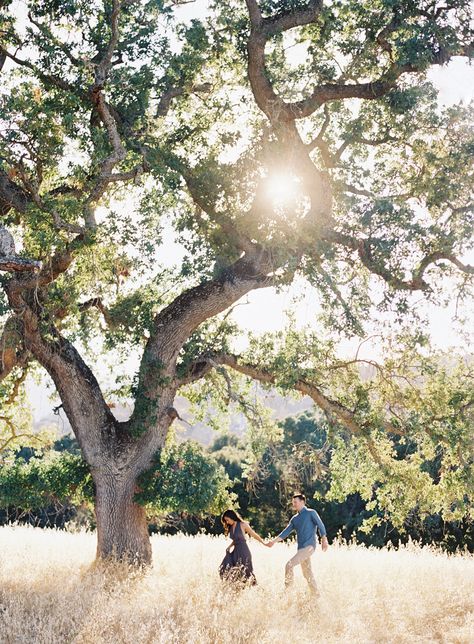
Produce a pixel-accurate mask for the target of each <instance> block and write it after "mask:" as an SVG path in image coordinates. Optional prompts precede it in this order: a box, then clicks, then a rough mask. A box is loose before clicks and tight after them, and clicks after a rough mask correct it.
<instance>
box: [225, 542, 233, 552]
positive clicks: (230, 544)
mask: <svg viewBox="0 0 474 644" xmlns="http://www.w3.org/2000/svg"><path fill="white" fill-rule="evenodd" d="M233 546H235V543H234V540H232V541H231V542H230V543H229V545H228V546H227V548H226V549H225V551H226V552H230V549H231V548H232V547H233Z"/></svg>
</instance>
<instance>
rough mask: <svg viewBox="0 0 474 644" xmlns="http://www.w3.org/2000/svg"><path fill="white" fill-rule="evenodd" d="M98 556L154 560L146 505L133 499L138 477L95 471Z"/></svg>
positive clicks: (138, 562)
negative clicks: (141, 504) (125, 476)
mask: <svg viewBox="0 0 474 644" xmlns="http://www.w3.org/2000/svg"><path fill="white" fill-rule="evenodd" d="M94 481H95V486H96V500H95V515H96V521H97V558H98V559H108V558H114V559H116V560H120V561H124V562H127V563H132V564H138V565H142V564H143V565H149V564H151V558H152V553H151V543H150V537H149V535H148V523H147V520H146V514H145V510H144V508H142V507H141V506H140V505H138V504H137V503H135V502H134V500H133V498H134V494H135V491H136V481H135V480H134V479H133V478H132V477H131V476H130V474H128V478H126V479H125V478H124V477H123V474H121V473H120V472H107V473H104V472H103V471H100V470H99V471H96V472H95V473H94Z"/></svg>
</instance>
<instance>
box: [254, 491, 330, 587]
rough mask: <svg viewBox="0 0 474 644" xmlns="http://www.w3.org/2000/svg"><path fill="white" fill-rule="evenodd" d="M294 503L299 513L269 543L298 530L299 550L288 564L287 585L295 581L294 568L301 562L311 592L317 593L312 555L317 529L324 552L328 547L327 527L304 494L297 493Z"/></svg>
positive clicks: (281, 539) (286, 572)
mask: <svg viewBox="0 0 474 644" xmlns="http://www.w3.org/2000/svg"><path fill="white" fill-rule="evenodd" d="M292 504H293V508H294V509H295V510H296V512H297V514H295V515H294V516H293V517H291V519H290V522H289V524H288V525H287V526H286V528H285V529H284V530H283V531H282V532H280V534H279V535H278V536H277V537H275V538H274V539H272V541H269V542H268V544H267V545H268V546H269V547H270V548H271V547H272V546H273V545H275V543H277V542H278V541H283V539H286V537H287V536H288V535H289V534H291V533H292V532H293V530H296V538H297V542H298V550H297V552H296V555H295V556H294V557H292V558H291V559H290V561H289V562H288V563H287V564H286V568H285V585H286V586H287V587H288V586H290V585H291V584H292V583H293V579H294V573H293V569H294V567H295V566H297V565H298V564H299V565H301V568H302V570H303V575H304V576H305V578H306V581H307V582H308V584H309V587H310V589H311V592H312V593H314V594H315V595H316V594H318V588H317V586H316V580H315V579H314V575H313V571H312V568H311V555H312V554H313V552H314V551H315V550H316V530H318V532H319V534H320V535H321V547H322V549H323V552H324V551H326V550H327V549H328V540H327V536H326V528H325V527H324V523H323V522H322V521H321V517H320V516H319V514H318V513H317V512H316V510H311V509H310V508H307V507H306V497H305V495H304V494H295V495H294V497H293V500H292Z"/></svg>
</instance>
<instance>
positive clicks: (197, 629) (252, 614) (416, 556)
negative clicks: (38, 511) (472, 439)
mask: <svg viewBox="0 0 474 644" xmlns="http://www.w3.org/2000/svg"><path fill="white" fill-rule="evenodd" d="M250 545H251V549H252V552H253V557H254V567H255V572H256V575H257V579H258V582H259V583H258V586H256V587H254V588H248V589H246V590H243V591H241V592H234V591H230V590H229V589H225V588H223V586H222V585H221V583H220V580H219V578H218V575H217V567H218V564H219V562H220V560H221V558H222V556H223V554H224V549H225V541H224V540H223V539H222V538H213V537H209V536H205V535H201V536H198V537H186V536H175V537H161V536H158V537H154V538H153V548H154V556H155V564H154V568H153V570H152V571H151V572H148V573H146V574H145V575H142V576H138V575H135V576H134V577H132V578H130V577H128V578H127V577H124V576H123V575H121V574H119V573H120V571H115V572H116V573H117V574H115V575H114V576H113V579H112V578H111V575H110V570H109V571H108V572H109V574H106V572H105V571H104V570H103V569H99V568H93V567H91V562H92V561H93V558H94V549H95V535H93V534H88V533H79V534H71V533H67V532H60V531H54V530H40V529H33V528H27V527H8V528H0V641H1V642H2V643H3V642H5V643H8V644H17V643H18V644H20V643H21V644H26V643H30V642H31V643H33V642H34V643H35V644H40V643H46V642H48V643H56V642H61V643H62V642H68V643H69V642H71V643H72V642H73V643H74V644H86V643H88V644H89V643H90V644H101V643H105V642H110V643H112V642H113V643H122V642H127V643H128V642H130V643H132V644H141V643H149V644H152V643H153V644H154V643H168V642H176V643H181V642H182V643H186V644H188V643H198V642H199V643H201V642H202V643H204V642H216V643H217V642H218V643H222V644H224V643H227V642H229V643H233V644H237V643H239V642H255V643H257V642H258V644H264V643H267V642H268V643H270V642H308V643H310V642H311V643H313V642H319V641H324V642H326V643H328V642H351V643H353V642H364V643H365V642H377V643H380V642H384V643H385V642H459V643H461V642H462V643H466V644H467V643H472V642H474V558H473V557H469V556H468V557H463V556H446V555H443V554H441V553H437V552H434V551H431V550H428V549H423V550H420V549H418V548H416V547H413V546H412V547H408V548H403V549H401V550H398V551H395V550H372V549H365V548H362V547H360V546H342V545H337V544H336V545H332V546H331V548H330V550H329V551H328V552H327V553H322V552H321V551H320V550H319V551H317V552H316V554H315V555H314V556H313V566H314V569H315V571H316V574H317V580H318V582H319V586H320V590H321V597H320V599H319V600H312V599H311V597H310V596H309V594H308V593H307V591H306V587H305V582H304V579H303V577H302V575H301V571H300V570H299V569H297V570H296V583H295V587H294V590H293V591H292V592H291V593H290V594H286V593H285V592H284V591H283V589H282V581H283V568H284V563H285V561H286V559H287V558H288V557H289V556H290V553H292V552H293V550H294V548H295V546H294V545H292V546H287V545H284V544H278V545H277V546H275V547H274V548H272V549H269V548H264V547H262V546H261V545H260V544H257V543H251V544H250Z"/></svg>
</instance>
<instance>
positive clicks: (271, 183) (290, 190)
mask: <svg viewBox="0 0 474 644" xmlns="http://www.w3.org/2000/svg"><path fill="white" fill-rule="evenodd" d="M266 184H267V185H266V189H267V194H268V196H269V198H270V199H271V200H272V202H273V204H274V206H275V207H276V208H281V207H284V206H286V205H288V204H290V203H291V202H293V201H294V200H295V199H296V198H297V197H298V195H299V194H301V181H300V179H299V178H298V177H296V176H295V175H294V174H291V173H289V172H278V173H274V174H271V175H269V176H268V178H267V181H266Z"/></svg>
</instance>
